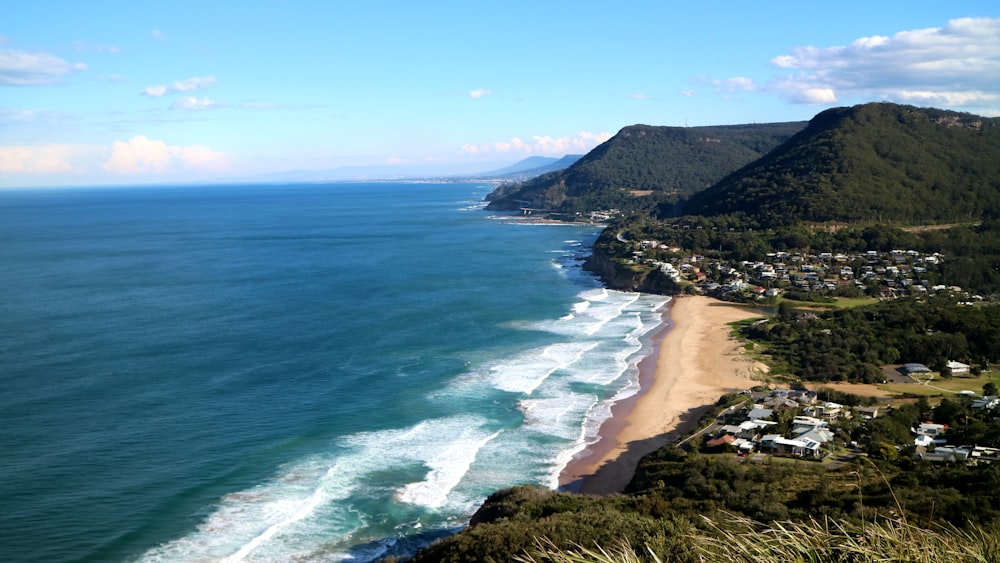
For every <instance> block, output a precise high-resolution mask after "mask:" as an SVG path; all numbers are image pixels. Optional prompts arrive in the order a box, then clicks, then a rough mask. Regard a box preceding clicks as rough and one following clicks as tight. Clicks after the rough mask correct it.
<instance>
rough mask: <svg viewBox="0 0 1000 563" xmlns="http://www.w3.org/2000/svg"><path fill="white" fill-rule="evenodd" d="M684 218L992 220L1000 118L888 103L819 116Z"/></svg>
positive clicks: (688, 207)
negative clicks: (704, 216) (688, 216)
mask: <svg viewBox="0 0 1000 563" xmlns="http://www.w3.org/2000/svg"><path fill="white" fill-rule="evenodd" d="M684 212H685V213H687V214H691V215H735V216H738V217H741V218H743V219H744V220H746V221H748V222H750V223H752V224H755V225H756V226H775V225H788V224H794V223H797V222H801V221H812V222H822V221H840V222H866V223H874V222H890V223H897V224H919V223H947V222H958V221H971V220H977V219H984V218H996V217H998V216H1000V119H995V118H994V119H988V118H982V117H978V116H974V115H970V114H963V113H957V112H952V111H945V110H937V109H923V108H915V107H912V106H901V105H896V104H880V103H876V104H866V105H861V106H854V107H849V108H836V109H831V110H827V111H824V112H822V113H820V114H819V115H817V116H816V117H815V118H813V119H812V120H811V121H810V122H809V125H808V126H807V127H806V128H805V129H804V130H803V131H801V132H800V133H798V134H797V135H795V137H793V138H792V139H791V140H790V141H789V142H787V143H785V144H783V145H782V146H781V147H779V148H778V149H776V150H774V151H773V152H771V153H770V154H768V155H767V156H766V157H764V158H761V159H760V160H757V161H756V162H754V163H753V164H751V165H749V166H747V167H745V168H743V169H742V170H740V171H738V172H736V173H734V174H732V175H730V176H728V177H726V178H725V179H723V180H722V181H721V182H719V183H718V184H716V185H715V186H713V187H711V188H710V189H707V190H704V191H702V192H700V193H698V194H695V195H694V196H693V197H691V198H690V200H689V201H688V202H687V203H686V204H685V206H684Z"/></svg>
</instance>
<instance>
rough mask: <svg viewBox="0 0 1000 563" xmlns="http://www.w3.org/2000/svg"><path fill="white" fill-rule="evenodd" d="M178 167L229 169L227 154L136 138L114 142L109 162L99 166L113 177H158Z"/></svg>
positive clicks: (201, 147) (192, 146)
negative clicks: (122, 175)
mask: <svg viewBox="0 0 1000 563" xmlns="http://www.w3.org/2000/svg"><path fill="white" fill-rule="evenodd" d="M178 166H181V167H184V168H197V169H207V170H224V169H226V168H227V167H228V155H226V153H221V152H216V151H213V150H211V149H209V148H208V147H204V146H201V145H191V146H187V147H180V146H174V145H168V144H166V143H165V142H163V141H156V140H152V139H148V138H146V137H145V136H143V135H138V136H136V137H132V138H131V139H129V140H128V141H127V142H125V141H115V142H114V143H113V144H112V145H111V154H110V155H109V156H108V159H107V160H106V161H105V162H104V163H103V164H101V167H102V168H104V170H106V171H108V172H111V173H113V174H146V173H154V174H158V173H164V172H168V171H171V170H174V169H176V168H177V167H178Z"/></svg>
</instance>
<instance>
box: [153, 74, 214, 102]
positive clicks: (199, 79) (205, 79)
mask: <svg viewBox="0 0 1000 563" xmlns="http://www.w3.org/2000/svg"><path fill="white" fill-rule="evenodd" d="M216 82H218V80H216V78H215V77H214V76H194V77H191V78H188V79H185V80H178V81H177V82H174V83H173V84H154V85H153V86H146V87H145V88H143V90H142V94H143V95H144V96H149V97H151V98H159V97H161V96H166V95H167V94H177V93H178V92H190V91H191V90H200V89H202V88H209V87H211V86H213V85H214V84H215V83H216Z"/></svg>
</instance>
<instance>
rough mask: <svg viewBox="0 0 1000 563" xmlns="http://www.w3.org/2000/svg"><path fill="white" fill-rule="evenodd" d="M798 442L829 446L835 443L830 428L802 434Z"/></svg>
mask: <svg viewBox="0 0 1000 563" xmlns="http://www.w3.org/2000/svg"><path fill="white" fill-rule="evenodd" d="M796 440H803V441H806V442H809V441H812V442H818V443H820V444H828V443H830V442H832V441H833V431H832V430H830V429H828V428H811V429H809V430H808V431H806V432H804V433H802V434H800V435H799V436H798V438H796Z"/></svg>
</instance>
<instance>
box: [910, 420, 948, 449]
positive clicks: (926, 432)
mask: <svg viewBox="0 0 1000 563" xmlns="http://www.w3.org/2000/svg"><path fill="white" fill-rule="evenodd" d="M947 430H948V425H947V424H934V423H933V422H921V423H920V426H918V427H917V429H916V430H914V432H916V434H917V437H916V438H914V439H913V445H915V446H917V447H921V446H923V447H928V446H931V445H933V444H939V445H944V444H946V443H948V442H947V440H945V439H944V438H942V436H943V435H944V433H945V431H947Z"/></svg>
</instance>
